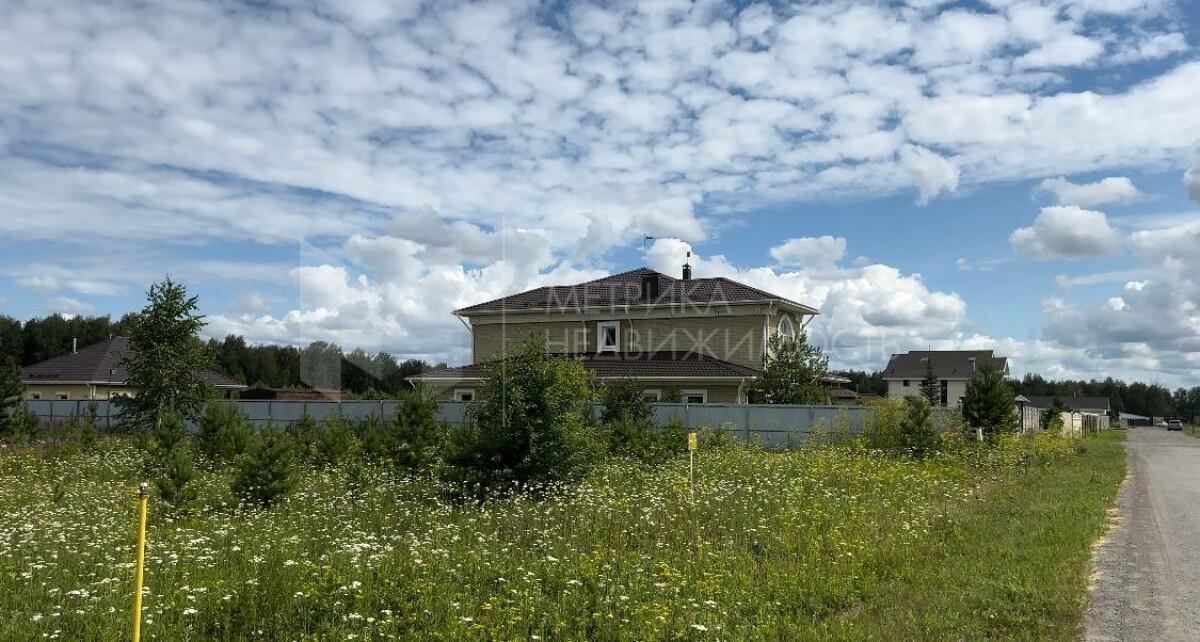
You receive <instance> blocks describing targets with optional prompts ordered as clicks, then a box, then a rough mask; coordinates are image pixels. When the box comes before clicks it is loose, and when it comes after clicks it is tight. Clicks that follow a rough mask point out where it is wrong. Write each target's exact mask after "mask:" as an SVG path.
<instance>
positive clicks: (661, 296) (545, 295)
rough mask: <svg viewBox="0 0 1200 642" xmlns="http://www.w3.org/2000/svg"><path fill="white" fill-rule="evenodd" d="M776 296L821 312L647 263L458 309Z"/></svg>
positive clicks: (607, 305) (699, 302) (698, 302)
mask: <svg viewBox="0 0 1200 642" xmlns="http://www.w3.org/2000/svg"><path fill="white" fill-rule="evenodd" d="M647 278H648V279H651V280H652V281H653V282H655V283H657V288H656V289H657V290H658V296H655V297H651V298H650V299H647V298H644V297H643V294H642V282H643V279H647ZM768 301H775V302H781V303H784V304H787V305H792V306H796V307H798V308H802V309H803V310H805V311H806V312H807V313H808V314H817V310H816V309H815V308H811V307H809V306H806V305H803V304H801V303H796V302H795V301H792V300H789V299H785V298H783V297H781V296H778V295H775V294H771V293H770V292H764V291H762V290H759V289H758V288H754V287H750V286H749V285H746V284H744V283H738V282H737V281H731V280H729V279H727V278H725V277H721V276H719V277H712V278H704V279H687V280H683V279H675V278H672V277H669V276H667V275H665V274H663V273H661V272H656V271H654V270H651V269H650V268H646V267H642V268H638V269H636V270H630V271H628V272H622V273H621V274H614V275H613V276H606V277H604V278H602V279H596V280H594V281H588V282H586V283H580V284H578V285H552V286H543V287H540V288H535V289H533V290H528V291H526V292H520V293H518V294H513V295H509V296H506V297H501V298H499V299H495V300H494V301H486V302H484V303H478V304H476V305H472V306H468V307H465V308H462V309H460V310H455V312H454V313H455V314H460V315H463V316H470V315H471V314H475V313H484V312H500V311H501V310H505V311H514V312H518V311H523V310H543V309H551V310H555V309H578V308H611V307H618V306H625V305H680V304H690V305H712V304H718V303H747V302H768Z"/></svg>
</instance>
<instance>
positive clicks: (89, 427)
mask: <svg viewBox="0 0 1200 642" xmlns="http://www.w3.org/2000/svg"><path fill="white" fill-rule="evenodd" d="M99 424H100V409H99V408H98V407H97V406H96V403H95V402H92V403H89V404H88V405H87V410H84V411H83V412H79V411H72V412H71V414H70V415H68V416H67V420H66V422H65V423H64V424H63V436H64V437H65V438H66V439H68V440H70V441H74V442H76V443H79V444H80V445H82V446H84V447H85V448H88V447H91V446H92V445H93V444H95V443H96V438H97V437H98V436H99V431H100V425H99Z"/></svg>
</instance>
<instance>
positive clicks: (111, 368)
mask: <svg viewBox="0 0 1200 642" xmlns="http://www.w3.org/2000/svg"><path fill="white" fill-rule="evenodd" d="M131 352H132V348H131V347H130V345H129V338H128V337H113V338H111V339H108V340H107V341H101V342H100V343H93V344H92V345H90V346H87V347H84V348H80V349H79V351H78V352H73V353H69V354H64V355H61V356H58V357H54V358H53V359H47V360H45V361H42V362H40V363H35V364H33V365H31V366H28V367H25V368H21V381H22V382H24V383H26V384H39V383H54V382H60V381H61V382H81V383H104V384H112V385H125V382H126V381H127V380H128V379H129V371H128V370H127V369H126V368H125V363H124V361H125V356H126V355H128V354H130V353H131ZM200 377H201V378H202V379H204V382H205V383H207V384H209V385H213V386H219V387H222V388H245V387H246V386H244V385H242V384H240V383H238V382H237V381H235V380H233V379H231V378H229V377H226V376H225V375H223V374H221V373H219V372H213V371H211V370H205V371H203V372H201V373H200Z"/></svg>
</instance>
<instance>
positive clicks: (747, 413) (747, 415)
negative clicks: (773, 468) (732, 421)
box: [742, 404, 750, 445]
mask: <svg viewBox="0 0 1200 642" xmlns="http://www.w3.org/2000/svg"><path fill="white" fill-rule="evenodd" d="M742 412H743V414H744V415H745V419H744V420H743V421H742V427H743V428H744V430H745V432H746V445H750V404H746V405H745V407H744V408H742Z"/></svg>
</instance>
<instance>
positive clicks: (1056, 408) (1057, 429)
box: [1042, 392, 1071, 434]
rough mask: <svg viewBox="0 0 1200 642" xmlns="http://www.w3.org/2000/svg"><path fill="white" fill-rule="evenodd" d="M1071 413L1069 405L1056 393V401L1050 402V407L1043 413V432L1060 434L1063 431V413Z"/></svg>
mask: <svg viewBox="0 0 1200 642" xmlns="http://www.w3.org/2000/svg"><path fill="white" fill-rule="evenodd" d="M1064 412H1071V409H1070V408H1068V407H1067V404H1065V403H1063V400H1062V397H1060V396H1059V395H1058V393H1057V392H1056V393H1054V399H1052V400H1051V401H1050V407H1049V408H1047V409H1046V411H1045V412H1043V413H1042V430H1045V431H1047V432H1051V433H1054V434H1059V433H1061V432H1062V429H1063V417H1062V416H1063V413H1064Z"/></svg>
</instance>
